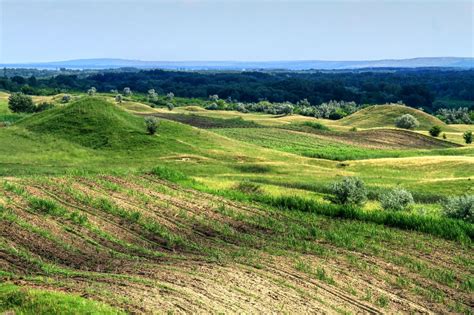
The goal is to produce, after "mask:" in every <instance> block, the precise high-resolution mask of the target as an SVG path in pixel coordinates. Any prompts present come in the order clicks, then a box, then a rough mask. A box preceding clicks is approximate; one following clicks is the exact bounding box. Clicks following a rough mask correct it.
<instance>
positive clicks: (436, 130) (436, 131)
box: [430, 126, 441, 137]
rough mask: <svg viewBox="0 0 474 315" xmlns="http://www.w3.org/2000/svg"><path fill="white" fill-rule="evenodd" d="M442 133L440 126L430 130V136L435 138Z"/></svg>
mask: <svg viewBox="0 0 474 315" xmlns="http://www.w3.org/2000/svg"><path fill="white" fill-rule="evenodd" d="M440 133H441V127H440V126H433V127H431V128H430V135H431V136H433V137H437V136H439V134H440Z"/></svg>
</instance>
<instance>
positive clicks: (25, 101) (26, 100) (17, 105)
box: [8, 93, 35, 113]
mask: <svg viewBox="0 0 474 315" xmlns="http://www.w3.org/2000/svg"><path fill="white" fill-rule="evenodd" d="M8 107H9V108H10V110H11V111H12V112H14V113H32V112H34V111H35V104H33V99H32V98H31V96H28V95H25V94H23V93H13V94H12V95H10V97H9V98H8Z"/></svg>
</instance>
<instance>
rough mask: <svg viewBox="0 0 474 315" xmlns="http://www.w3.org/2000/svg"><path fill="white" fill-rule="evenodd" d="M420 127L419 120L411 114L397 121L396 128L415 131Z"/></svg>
mask: <svg viewBox="0 0 474 315" xmlns="http://www.w3.org/2000/svg"><path fill="white" fill-rule="evenodd" d="M419 125H420V123H419V122H418V120H417V119H416V118H415V117H413V116H412V115H410V114H405V115H402V116H400V117H398V118H397V119H396V120H395V126H397V127H398V128H403V129H415V128H417V127H418V126H419Z"/></svg>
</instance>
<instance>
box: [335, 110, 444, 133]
mask: <svg viewBox="0 0 474 315" xmlns="http://www.w3.org/2000/svg"><path fill="white" fill-rule="evenodd" d="M404 114H410V115H412V116H414V117H415V118H416V119H417V120H418V122H419V123H420V126H419V127H418V128H417V129H420V130H428V129H430V128H431V127H432V126H439V127H441V128H442V129H443V130H451V129H452V128H451V127H450V126H448V125H446V124H445V123H444V122H442V121H441V120H439V119H438V118H436V117H434V116H432V115H430V114H428V113H425V112H423V111H421V110H418V109H415V108H412V107H408V106H404V105H396V104H390V105H374V106H369V107H366V108H364V109H361V110H359V111H357V112H355V113H353V114H351V115H349V116H347V117H344V118H343V119H341V120H340V121H338V123H339V124H341V125H343V126H351V127H357V128H379V127H392V128H395V120H396V119H397V118H398V117H400V116H401V115H404Z"/></svg>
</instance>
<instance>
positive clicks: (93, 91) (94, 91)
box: [87, 87, 97, 96]
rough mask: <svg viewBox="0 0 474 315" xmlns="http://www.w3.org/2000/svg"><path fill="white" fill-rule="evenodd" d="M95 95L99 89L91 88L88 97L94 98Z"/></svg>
mask: <svg viewBox="0 0 474 315" xmlns="http://www.w3.org/2000/svg"><path fill="white" fill-rule="evenodd" d="M95 93H97V89H96V88H95V87H91V88H90V89H88V90H87V95H89V96H93V95H94V94H95Z"/></svg>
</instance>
